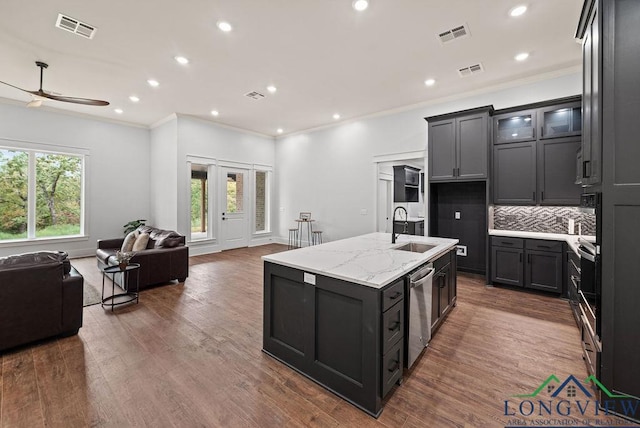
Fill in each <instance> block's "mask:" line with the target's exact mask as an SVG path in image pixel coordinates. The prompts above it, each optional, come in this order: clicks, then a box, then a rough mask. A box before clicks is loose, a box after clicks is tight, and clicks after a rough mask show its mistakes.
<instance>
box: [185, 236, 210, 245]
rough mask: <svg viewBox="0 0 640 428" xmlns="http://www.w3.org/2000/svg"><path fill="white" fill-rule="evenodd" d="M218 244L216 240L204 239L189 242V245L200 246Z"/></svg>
mask: <svg viewBox="0 0 640 428" xmlns="http://www.w3.org/2000/svg"><path fill="white" fill-rule="evenodd" d="M216 242H217V239H216V238H203V239H196V240H193V241H187V244H188V245H194V246H198V245H208V244H215V243H216Z"/></svg>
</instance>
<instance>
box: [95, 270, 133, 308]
mask: <svg viewBox="0 0 640 428" xmlns="http://www.w3.org/2000/svg"><path fill="white" fill-rule="evenodd" d="M137 269H140V264H139V263H130V264H128V265H127V267H126V268H125V269H124V270H122V269H120V266H109V267H106V268H104V269H103V270H102V307H103V308H104V307H105V306H107V307H108V306H111V312H113V308H114V306H117V305H124V304H125V303H130V302H133V301H134V300H135V302H136V303H138V302H139V298H138V296H139V294H140V277H139V276H138V275H135V277H136V283H135V291H132V287H131V284H129V278H130V275H131V272H132V271H135V270H137ZM119 273H122V287H123V288H124V293H118V294H116V281H115V279H116V274H119ZM109 274H110V275H111V296H107V297H104V279H105V277H107V276H108V275H109Z"/></svg>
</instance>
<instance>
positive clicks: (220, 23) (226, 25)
mask: <svg viewBox="0 0 640 428" xmlns="http://www.w3.org/2000/svg"><path fill="white" fill-rule="evenodd" d="M217 25H218V28H219V29H220V31H224V32H225V33H228V32H229V31H231V30H233V27H232V26H231V24H229V23H228V22H227V21H218V24H217Z"/></svg>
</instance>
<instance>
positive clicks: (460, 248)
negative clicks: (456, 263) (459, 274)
mask: <svg viewBox="0 0 640 428" xmlns="http://www.w3.org/2000/svg"><path fill="white" fill-rule="evenodd" d="M456 254H457V255H458V256H463V257H467V246H466V245H456Z"/></svg>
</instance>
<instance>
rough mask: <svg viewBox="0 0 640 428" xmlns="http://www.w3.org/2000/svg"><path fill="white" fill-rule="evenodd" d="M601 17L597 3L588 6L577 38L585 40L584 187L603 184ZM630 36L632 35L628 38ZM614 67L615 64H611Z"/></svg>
mask: <svg viewBox="0 0 640 428" xmlns="http://www.w3.org/2000/svg"><path fill="white" fill-rule="evenodd" d="M601 22H602V17H601V14H600V13H599V10H598V2H597V1H588V2H585V8H584V9H583V11H582V16H581V18H580V25H579V28H578V32H577V34H576V37H578V38H582V161H581V162H582V164H581V169H582V171H581V175H582V184H583V185H586V186H592V185H597V184H600V182H601V181H602V166H601V162H602V134H601V129H600V124H601V111H602V109H601V103H602V97H601V96H600V88H601V87H602V83H601V82H602V80H601V75H602V72H601V71H602V64H601V59H602V42H601V37H600V28H601V27H602V25H601ZM629 36H630V35H629ZM611 65H612V66H613V64H611Z"/></svg>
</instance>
